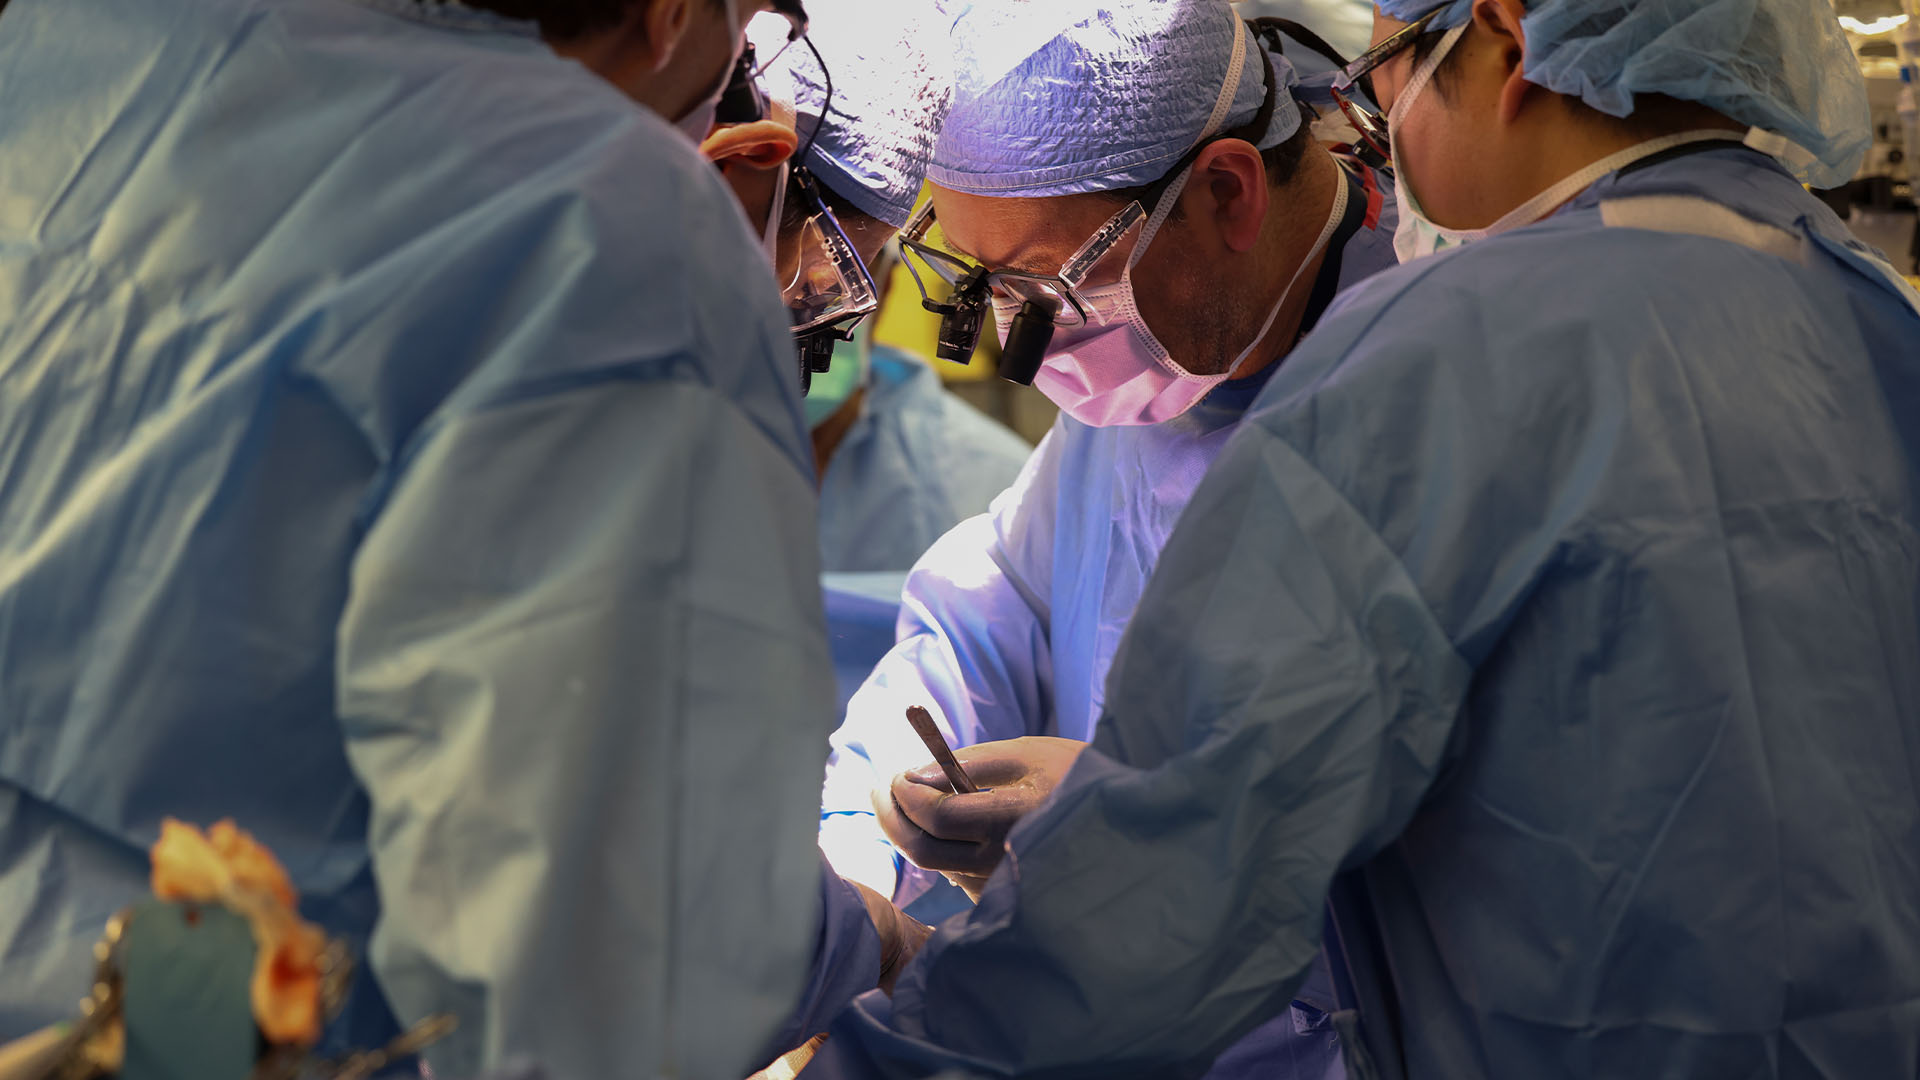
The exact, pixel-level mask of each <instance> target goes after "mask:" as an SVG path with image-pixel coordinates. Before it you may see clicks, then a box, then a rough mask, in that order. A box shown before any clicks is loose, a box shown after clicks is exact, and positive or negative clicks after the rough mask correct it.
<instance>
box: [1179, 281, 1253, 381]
mask: <svg viewBox="0 0 1920 1080" xmlns="http://www.w3.org/2000/svg"><path fill="white" fill-rule="evenodd" d="M1195 315H1196V318H1194V320H1193V321H1192V322H1191V323H1190V324H1189V325H1188V326H1187V331H1188V334H1189V339H1190V340H1191V342H1192V344H1191V345H1190V346H1189V347H1187V348H1185V349H1174V348H1171V347H1169V349H1168V351H1169V352H1170V353H1172V354H1173V359H1174V362H1175V363H1178V364H1179V365H1180V366H1181V367H1183V368H1186V369H1187V370H1188V371H1189V372H1191V373H1193V374H1195V375H1225V374H1227V373H1228V369H1229V368H1231V367H1232V366H1233V363H1234V361H1235V360H1236V359H1238V358H1239V356H1240V352H1241V350H1243V349H1245V348H1246V347H1247V342H1248V341H1250V340H1252V338H1253V335H1254V334H1257V333H1259V332H1260V325H1259V321H1258V319H1257V318H1256V317H1251V316H1250V315H1249V313H1248V312H1247V311H1246V310H1245V305H1243V304H1236V303H1234V302H1233V301H1232V300H1230V299H1228V298H1227V297H1224V296H1211V297H1208V298H1207V299H1206V300H1204V301H1201V302H1200V305H1199V310H1197V311H1196V312H1195ZM1238 374H1243V375H1244V374H1246V372H1239V373H1238Z"/></svg>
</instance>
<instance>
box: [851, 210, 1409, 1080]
mask: <svg viewBox="0 0 1920 1080" xmlns="http://www.w3.org/2000/svg"><path fill="white" fill-rule="evenodd" d="M1355 188H1356V189H1358V188H1359V185H1358V184H1357V183H1356V184H1355ZM1356 197H1363V196H1356ZM1393 229H1394V213H1393V208H1392V205H1391V203H1389V204H1388V205H1387V207H1386V209H1385V211H1384V212H1383V214H1382V216H1381V218H1380V219H1379V221H1378V222H1377V223H1376V224H1375V225H1374V227H1372V228H1362V229H1360V230H1359V231H1358V232H1356V233H1354V234H1353V235H1352V236H1351V237H1350V238H1349V239H1348V240H1347V242H1346V244H1345V246H1344V247H1343V248H1342V249H1341V260H1340V267H1339V276H1338V284H1339V287H1341V288H1346V287H1349V286H1351V285H1353V284H1354V283H1356V282H1358V281H1360V280H1362V279H1364V278H1366V277H1367V276H1369V275H1371V274H1374V273H1377V272H1379V271H1380V270H1382V269H1384V268H1386V267H1389V266H1392V265H1393V263H1394V257H1393V246H1392V235H1393ZM1290 363H1292V360H1291V359H1288V360H1286V361H1284V362H1283V364H1282V365H1281V367H1280V369H1281V370H1284V365H1285V364H1290ZM1275 370H1276V368H1275V367H1274V366H1269V367H1267V368H1266V369H1264V370H1262V371H1261V372H1259V373H1257V374H1255V375H1253V376H1250V377H1248V378H1245V379H1236V380H1232V381H1229V382H1226V383H1223V384H1222V385H1221V386H1220V387H1219V388H1217V389H1216V390H1214V391H1213V392H1212V393H1211V394H1209V395H1208V396H1207V397H1206V398H1205V399H1203V400H1202V401H1201V402H1200V404H1199V405H1197V406H1196V407H1195V408H1194V409H1192V410H1191V411H1189V412H1187V413H1186V414H1184V415H1182V416H1180V417H1178V418H1176V419H1174V420H1171V421H1168V422H1166V423H1162V424H1154V425H1149V426H1145V427H1112V428H1094V427H1089V426H1087V425H1085V424H1081V423H1079V422H1078V421H1075V420H1073V419H1072V418H1071V417H1065V416H1063V417H1060V418H1059V419H1058V420H1056V422H1055V424H1054V427H1053V430H1052V431H1051V432H1049V433H1048V435H1047V437H1046V438H1045V439H1043V440H1042V441H1041V444H1040V447H1039V449H1038V450H1036V451H1035V452H1034V454H1033V457H1032V458H1031V459H1030V460H1029V461H1028V462H1027V465H1026V468H1025V469H1024V470H1023V471H1022V472H1021V474H1020V477H1019V479H1018V480H1016V481H1015V482H1014V484H1013V486H1012V487H1010V488H1008V489H1007V491H1006V492H1005V493H1003V494H1002V495H1001V496H1000V497H999V498H997V499H995V500H994V503H993V509H992V511H991V512H990V513H988V514H985V515H982V516H980V517H976V518H973V519H971V520H969V521H966V522H963V523H962V524H961V525H959V526H958V527H956V528H955V529H954V530H953V531H952V532H950V533H948V534H947V535H946V536H944V537H942V538H941V539H940V540H939V541H938V542H937V543H936V544H935V545H934V546H933V547H932V548H930V549H929V550H928V551H927V553H926V555H925V556H924V557H923V558H922V559H921V560H920V561H919V562H918V563H917V564H916V565H915V566H914V568H913V571H912V572H911V573H910V574H909V575H908V578H907V587H906V593H905V596H904V599H903V606H902V609H901V613H900V624H899V637H898V644H896V645H895V646H894V648H893V650H892V651H891V652H889V653H888V654H887V656H886V658H885V659H884V660H882V661H881V663H880V664H879V666H878V667H876V668H875V670H874V673H873V676H872V677H871V678H870V679H869V680H868V681H867V683H866V685H865V686H863V687H862V688H861V689H860V691H859V692H858V693H857V694H855V696H854V698H853V700H852V701H851V702H849V704H848V707H847V717H846V720H845V722H844V723H842V725H841V727H840V729H839V730H838V731H836V732H835V733H834V735H833V740H832V744H833V748H834V749H833V755H832V757H831V758H830V759H829V762H828V766H827V776H826V782H825V787H824V791H823V807H822V822H821V837H820V840H821V847H822V849H823V850H825V851H826V852H827V855H828V857H829V858H830V859H831V860H832V861H833V863H834V866H835V867H836V869H838V870H839V871H840V872H841V873H843V874H849V875H854V876H859V875H861V874H863V873H865V874H878V875H880V876H879V877H878V878H873V877H868V878H866V879H865V880H866V883H867V884H868V885H872V886H874V887H876V888H880V889H881V890H882V891H885V887H886V886H887V885H888V884H890V883H892V881H893V874H892V870H893V868H894V867H895V866H896V865H898V864H897V863H896V861H895V859H894V855H893V848H892V847H891V845H889V844H888V843H887V842H886V838H885V836H884V834H882V833H881V831H880V828H879V826H878V824H877V823H876V822H875V820H874V815H873V813H872V809H871V803H870V802H869V799H868V792H869V791H871V790H872V789H873V788H874V787H875V786H877V785H880V784H883V783H885V782H886V781H887V780H888V779H890V778H891V777H892V776H893V774H895V773H897V772H900V771H902V770H905V769H909V768H913V767H914V766H917V765H920V764H923V763H924V762H925V761H926V760H927V751H926V747H925V745H924V744H922V743H921V742H920V740H919V738H918V737H917V736H915V734H914V732H913V730H912V728H911V727H909V726H908V725H907V723H906V721H905V719H904V715H905V712H906V708H907V706H909V705H923V706H925V707H926V708H927V709H928V710H929V711H930V712H931V713H932V714H933V715H934V718H935V720H936V721H937V722H938V723H939V724H940V725H941V727H942V729H943V730H944V731H945V732H946V733H947V735H948V737H949V738H950V739H951V740H952V742H953V743H954V745H956V746H967V745H972V744H975V743H979V742H987V741H991V740H997V739H1009V738H1017V737H1019V736H1022V735H1056V736H1061V737H1065V738H1072V739H1082V740H1086V739H1091V738H1092V737H1093V731H1094V724H1095V721H1096V720H1098V719H1099V717H1100V714H1101V710H1102V707H1103V705H1104V703H1105V700H1106V698H1105V691H1106V688H1107V671H1108V666H1109V665H1110V664H1111V663H1112V659H1113V653H1114V650H1115V648H1116V647H1117V646H1118V645H1119V643H1120V638H1121V633H1122V631H1123V630H1125V628H1126V625H1127V622H1128V620H1129V619H1130V618H1131V617H1132V615H1133V610H1134V605H1135V604H1136V603H1137V602H1138V600H1139V597H1140V591H1141V589H1142V588H1143V587H1144V586H1145V584H1146V581H1147V577H1148V575H1149V574H1150V573H1151V572H1152V570H1153V567H1154V564H1155V562H1156V560H1157V559H1158V558H1159V554H1160V549H1161V547H1162V545H1163V544H1164V543H1165V542H1166V538H1167V536H1168V534H1169V533H1170V532H1171V531H1172V530H1173V527H1174V523H1175V522H1176V521H1177V520H1178V519H1179V517H1180V514H1181V511H1182V510H1183V509H1184V508H1185V507H1186V504H1187V500H1188V498H1189V497H1190V496H1191V494H1192V492H1193V490H1194V487H1195V486H1196V485H1197V484H1199V482H1200V478H1201V476H1202V475H1204V474H1205V473H1206V471H1207V469H1208V467H1209V466H1210V465H1211V464H1212V462H1213V459H1214V458H1215V456H1216V455H1218V454H1219V452H1220V449H1221V447H1222V446H1224V445H1225V444H1226V442H1227V440H1228V438H1229V437H1230V436H1231V435H1232V433H1233V431H1234V430H1235V427H1236V425H1237V424H1238V423H1239V421H1240V419H1241V417H1242V416H1243V414H1244V413H1245V410H1246V408H1247V406H1248V405H1249V404H1250V403H1251V402H1252V401H1253V399H1254V397H1255V396H1256V395H1257V394H1258V393H1259V391H1260V388H1261V386H1263V385H1264V384H1265V382H1266V380H1267V379H1268V378H1270V377H1272V375H1273V372H1274V371H1275ZM938 880H939V879H938V877H937V875H930V874H927V873H925V872H923V871H919V870H917V869H915V868H913V867H911V866H907V867H904V868H903V872H902V874H901V877H900V880H899V886H898V889H897V891H896V892H895V897H896V899H898V900H899V901H900V902H901V903H903V904H904V903H910V902H913V901H916V900H917V899H918V898H919V897H920V896H921V895H923V894H924V893H926V892H927V890H928V889H929V888H931V887H932V886H934V885H935V883H936V882H938ZM1088 900H1089V902H1092V901H1093V895H1092V894H1089V896H1088ZM1275 1012H1276V1013H1279V1014H1285V1013H1286V1012H1287V1010H1286V1008H1285V1001H1284V1000H1283V1001H1282V1002H1281V1005H1280V1007H1279V1008H1277V1009H1276V1010H1275ZM1292 1022H1293V1021H1292V1019H1291V1018H1290V1017H1288V1016H1285V1015H1281V1016H1280V1018H1279V1020H1278V1021H1276V1023H1278V1024H1281V1025H1290V1024H1291V1023H1292ZM1275 1034H1276V1038H1277V1039H1278V1041H1286V1040H1285V1039H1283V1038H1278V1037H1279V1036H1284V1035H1285V1032H1278V1033H1275ZM1267 1067H1268V1068H1271V1060H1270V1059H1269V1060H1268V1063H1267ZM1218 1075H1220V1076H1230V1075H1262V1074H1261V1072H1260V1071H1259V1069H1257V1068H1249V1071H1248V1072H1246V1073H1221V1074H1218ZM1294 1075H1305V1074H1300V1073H1296V1074H1294Z"/></svg>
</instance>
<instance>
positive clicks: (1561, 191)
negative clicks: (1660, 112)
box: [1387, 23, 1739, 262]
mask: <svg viewBox="0 0 1920 1080" xmlns="http://www.w3.org/2000/svg"><path fill="white" fill-rule="evenodd" d="M1466 29H1467V24H1466V23H1462V24H1460V25H1459V26H1456V27H1454V28H1453V29H1452V30H1449V31H1447V35H1446V36H1445V37H1444V38H1441V39H1440V45H1439V47H1438V48H1436V49H1434V50H1433V55H1431V56H1429V57H1427V59H1426V60H1425V61H1424V62H1422V63H1421V65H1420V66H1419V67H1418V68H1416V69H1415V70H1414V73H1413V77H1412V78H1411V79H1409V80H1408V81H1407V88H1406V89H1405V90H1403V91H1401V92H1400V97H1399V98H1398V99H1396V100H1395V101H1394V103H1393V108H1392V110H1391V111H1389V112H1388V114H1387V138H1388V140H1389V142H1390V143H1391V144H1392V150H1393V161H1394V168H1393V194H1394V198H1395V199H1397V200H1398V201H1399V204H1400V221H1399V224H1398V225H1396V226H1395V227H1394V230H1393V253H1394V254H1395V255H1396V256H1398V257H1399V259H1400V261H1401V262H1409V261H1411V260H1413V259H1417V258H1420V257H1421V256H1423V255H1432V254H1434V253H1435V252H1439V251H1445V250H1447V249H1448V248H1456V247H1460V246H1462V245H1465V244H1470V243H1472V242H1473V241H1475V240H1484V239H1485V238H1487V237H1489V236H1496V235H1498V234H1500V233H1503V232H1507V231H1509V230H1512V229H1518V228H1520V227H1521V226H1523V225H1531V224H1533V223H1534V222H1536V221H1539V220H1540V219H1541V218H1544V217H1546V216H1547V215H1548V214H1551V213H1553V211H1554V210H1556V209H1558V208H1559V206H1560V204H1562V203H1564V202H1566V201H1567V200H1568V199H1571V198H1573V197H1574V196H1575V195H1578V194H1580V193H1581V192H1582V191H1585V190H1586V189H1587V187H1588V186H1589V185H1591V184H1592V183H1593V182H1594V181H1595V180H1598V179H1600V178H1601V177H1603V176H1605V175H1607V174H1608V173H1610V172H1613V171H1615V170H1616V169H1623V168H1625V167H1627V166H1628V165H1631V164H1633V163H1634V162H1636V161H1639V160H1640V159H1642V158H1646V157H1651V156H1652V155H1654V154H1658V153H1660V152H1662V151H1664V150H1669V149H1672V148H1673V147H1676V146H1682V145H1685V144H1687V143H1692V142H1706V141H1710V140H1722V139H1736V138H1738V137H1739V136H1738V134H1737V133H1734V132H1730V131H1724V130H1719V129H1707V130H1701V131H1686V132H1680V133H1678V134H1674V135H1664V136H1661V137H1660V138H1657V139H1649V140H1648V141H1646V142H1643V143H1640V144H1638V145H1635V146H1630V147H1628V148H1626V149H1625V150H1621V151H1619V152H1617V153H1614V154H1609V155H1608V156H1606V157H1603V158H1601V159H1600V160H1598V161H1596V162H1594V163H1593V164H1591V165H1588V166H1587V167H1586V168H1584V169H1581V170H1580V171H1578V172H1576V173H1574V174H1572V175H1571V176H1568V177H1566V178H1564V179H1562V180H1560V181H1559V182H1558V183H1556V184H1554V185H1553V186H1551V187H1549V188H1547V189H1546V190H1545V191H1542V192H1540V193H1539V194H1538V195H1535V196H1534V197H1533V198H1531V199H1528V200H1527V201H1526V202H1523V203H1521V204H1520V205H1519V206H1516V207H1514V208H1513V209H1512V210H1509V211H1508V212H1507V213H1505V214H1503V215H1501V217H1500V220H1498V221H1496V222H1494V223H1493V224H1491V225H1488V226H1487V227H1486V228H1484V229H1449V228H1447V227H1446V226H1444V225H1437V224H1435V223H1434V222H1433V220H1432V219H1430V218H1428V217H1427V215H1426V212H1425V211H1423V210H1422V209H1420V202H1419V200H1417V199H1415V198H1414V197H1413V189H1412V187H1411V186H1410V185H1409V184H1408V182H1407V167H1406V159H1405V158H1404V157H1403V156H1401V153H1400V136H1399V132H1400V130H1401V129H1402V128H1403V127H1404V126H1405V120H1406V116H1407V113H1408V112H1409V111H1410V110H1411V109H1412V108H1413V102H1414V99H1415V98H1417V97H1419V96H1420V92H1421V91H1423V90H1425V89H1426V88H1427V84H1429V83H1431V82H1432V81H1433V73H1434V71H1435V69H1437V68H1438V67H1439V66H1440V62H1441V61H1442V60H1444V59H1446V56H1447V53H1449V52H1451V51H1452V50H1453V47H1454V45H1455V44H1456V43H1458V42H1459V40H1460V37H1461V35H1463V34H1464V33H1466Z"/></svg>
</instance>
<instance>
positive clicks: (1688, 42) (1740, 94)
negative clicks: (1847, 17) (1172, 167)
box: [1372, 0, 1870, 230]
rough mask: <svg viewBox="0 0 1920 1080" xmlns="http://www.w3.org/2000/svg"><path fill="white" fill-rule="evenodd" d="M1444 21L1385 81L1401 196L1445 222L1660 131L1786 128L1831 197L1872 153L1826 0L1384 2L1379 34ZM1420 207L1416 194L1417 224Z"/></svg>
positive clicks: (1421, 36)
mask: <svg viewBox="0 0 1920 1080" xmlns="http://www.w3.org/2000/svg"><path fill="white" fill-rule="evenodd" d="M1429 15H1430V16H1432V18H1431V19H1430V21H1429V22H1428V23H1427V24H1426V26H1425V28H1424V29H1423V30H1422V31H1421V32H1419V33H1418V34H1417V35H1415V36H1414V37H1413V38H1410V39H1408V42H1409V44H1408V47H1406V48H1403V49H1400V50H1399V51H1398V52H1396V53H1395V54H1394V55H1393V56H1391V57H1390V58H1388V59H1385V60H1383V61H1382V62H1381V64H1380V66H1379V67H1378V68H1377V69H1376V70H1375V71H1374V72H1373V74H1372V80H1373V88H1374V91H1375V93H1376V94H1377V95H1378V96H1379V98H1380V102H1379V103H1380V105H1381V107H1382V108H1384V109H1386V110H1388V120H1389V124H1390V127H1391V129H1392V131H1393V142H1394V162H1395V165H1396V167H1397V169H1398V172H1399V174H1400V176H1399V178H1400V181H1401V183H1402V185H1403V187H1404V190H1405V191H1406V192H1408V193H1410V194H1411V195H1412V197H1413V202H1414V203H1415V204H1416V205H1417V207H1418V210H1419V211H1420V212H1423V213H1424V216H1425V217H1426V218H1427V219H1428V220H1430V221H1431V222H1432V223H1434V224H1436V225H1438V226H1441V227H1443V228H1445V229H1462V230H1471V229H1483V228H1485V227H1487V226H1489V225H1492V224H1494V223H1495V222H1496V221H1498V220H1499V219H1500V218H1501V217H1503V216H1504V215H1506V214H1508V213H1509V212H1511V211H1512V210H1514V209H1515V208H1516V207H1519V206H1520V205H1522V204H1523V203H1526V202H1528V200H1530V199H1532V198H1534V197H1535V196H1536V195H1538V194H1540V193H1541V192H1543V191H1546V190H1547V189H1549V188H1550V187H1551V186H1553V185H1554V184H1555V183H1556V182H1557V181H1560V180H1562V179H1564V178H1566V177H1567V176H1569V175H1572V174H1575V173H1577V172H1579V171H1580V170H1581V169H1582V168H1583V167H1585V166H1587V165H1590V164H1592V163H1593V162H1595V161H1598V160H1600V159H1602V158H1605V157H1607V156H1608V155H1610V154H1612V153H1614V152H1615V151H1618V150H1624V149H1627V148H1629V147H1633V146H1637V145H1640V144H1644V143H1646V142H1648V141H1650V140H1653V139H1656V138H1660V137H1662V136H1669V135H1683V134H1685V133H1689V132H1694V131H1708V130H1712V129H1721V130H1725V131H1727V132H1729V133H1730V135H1731V137H1732V138H1735V139H1738V138H1740V137H1741V136H1742V135H1744V134H1745V133H1746V131H1747V129H1748V128H1749V127H1752V128H1758V129H1761V130H1762V131H1765V132H1772V133H1775V134H1776V135H1777V136H1779V139H1777V140H1775V141H1774V145H1775V146H1776V147H1778V151H1779V154H1780V156H1781V158H1782V160H1783V162H1784V163H1785V164H1787V165H1788V166H1789V167H1790V168H1792V169H1794V171H1795V172H1796V173H1797V174H1798V175H1799V176H1800V178H1801V179H1802V180H1806V181H1810V182H1813V183H1815V184H1823V185H1826V186H1831V185H1832V184H1833V183H1834V182H1836V181H1840V180H1844V179H1846V178H1848V177H1850V176H1851V175H1852V174H1853V171H1854V170H1855V168H1856V167H1857V166H1858V164H1859V160H1860V155H1861V154H1863V153H1864V152H1865V150H1866V148H1867V146H1868V144H1869V142H1870V133H1869V130H1868V120H1867V107H1866V96H1865V88H1864V85H1863V83H1862V82H1861V78H1860V74H1859V70H1858V67H1857V65H1856V64H1855V63H1854V60H1853V55H1852V52H1851V51H1850V49H1849V48H1848V46H1847V44H1846V40H1845V38H1844V36H1843V35H1842V34H1841V32H1840V28H1839V25H1838V23H1837V22H1836V21H1835V19H1834V16H1833V10H1832V8H1831V7H1830V6H1829V5H1828V4H1827V3H1826V0H1532V2H1528V0H1380V3H1379V7H1378V10H1377V12H1376V15H1375V29H1374V41H1375V43H1376V44H1379V43H1381V42H1385V41H1387V40H1388V39H1390V38H1391V37H1392V36H1393V35H1394V34H1396V33H1398V32H1399V31H1401V30H1403V29H1405V28H1406V27H1407V26H1409V25H1411V24H1413V23H1414V22H1416V21H1417V20H1419V19H1421V18H1423V17H1426V16H1429ZM1787 142H1790V143H1791V144H1793V145H1791V146H1787V145H1783V144H1785V143H1787ZM1409 211H1410V207H1409V206H1408V205H1407V200H1406V199H1404V198H1403V200H1402V206H1401V214H1402V222H1403V225H1405V224H1407V223H1408V222H1410V221H1412V220H1413V217H1412V216H1411V215H1410V213H1409Z"/></svg>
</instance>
